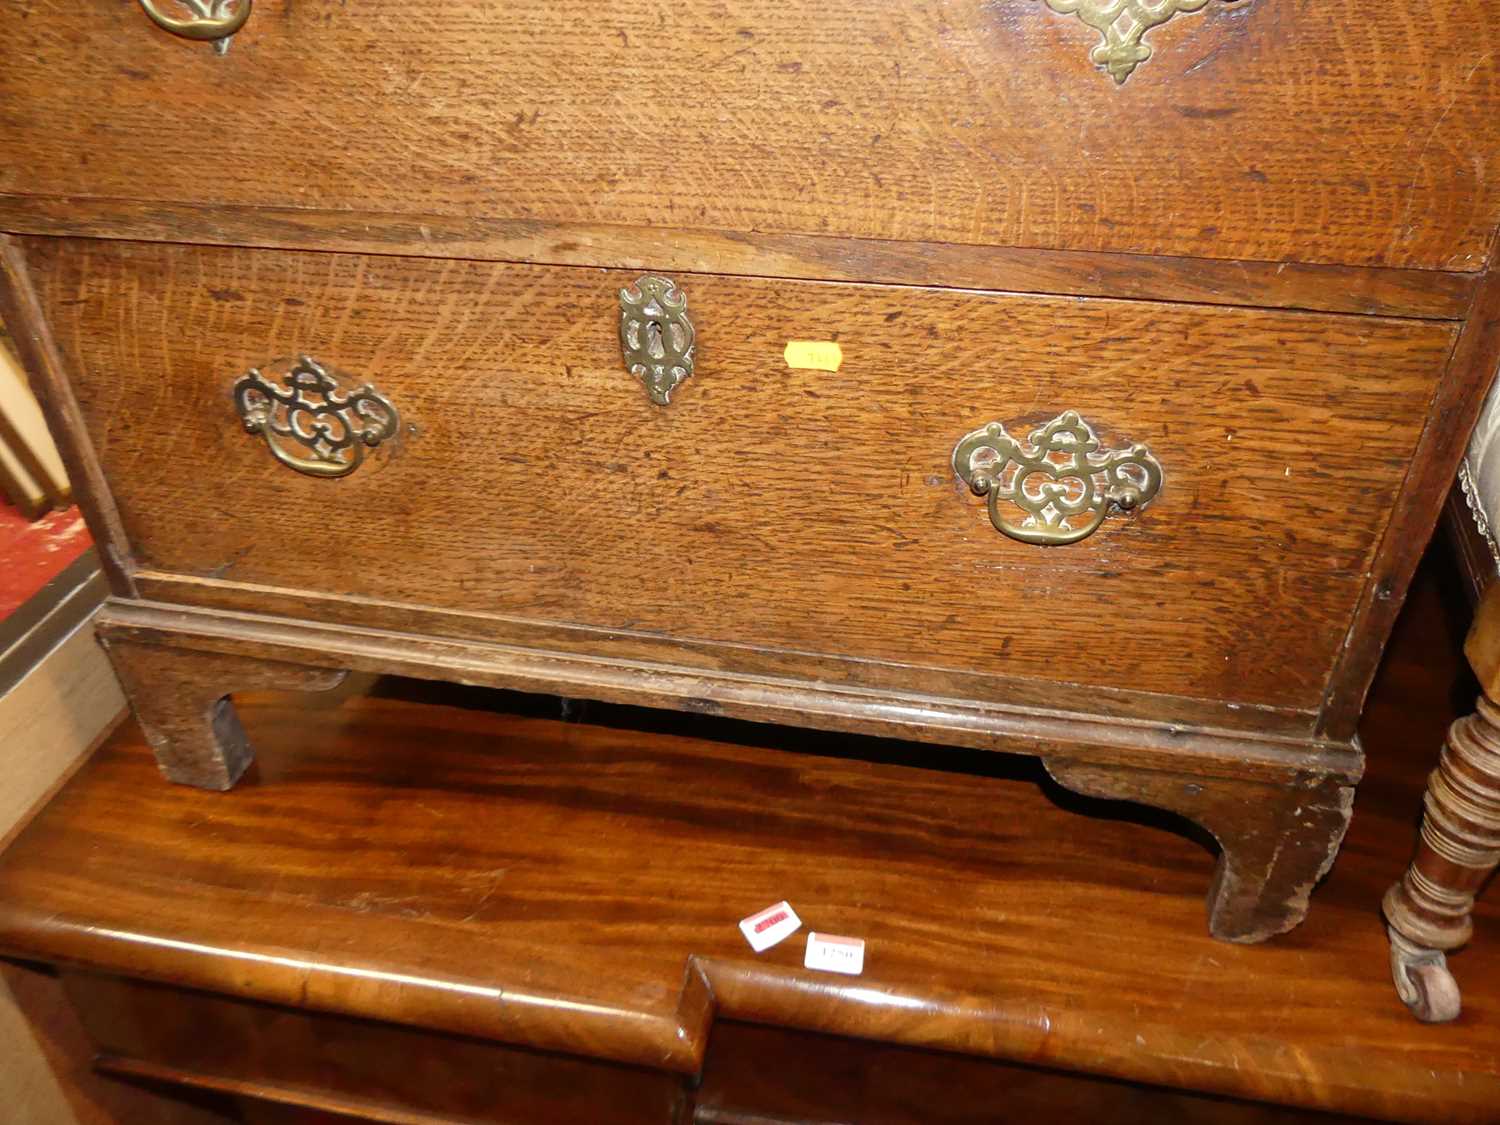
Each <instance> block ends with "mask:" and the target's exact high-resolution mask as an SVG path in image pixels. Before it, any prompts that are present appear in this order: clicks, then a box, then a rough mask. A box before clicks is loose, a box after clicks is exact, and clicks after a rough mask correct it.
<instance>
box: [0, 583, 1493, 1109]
mask: <svg viewBox="0 0 1500 1125" xmlns="http://www.w3.org/2000/svg"><path fill="white" fill-rule="evenodd" d="M1448 628H1449V625H1448V617H1447V616H1446V614H1445V612H1444V609H1443V606H1442V605H1441V604H1440V603H1439V602H1438V601H1436V599H1435V597H1434V591H1433V588H1432V587H1431V586H1423V587H1419V589H1418V594H1417V597H1416V600H1415V602H1414V606H1413V612H1412V613H1411V614H1409V615H1408V617H1407V625H1406V627H1404V628H1403V630H1402V631H1401V633H1399V634H1398V638H1397V640H1396V642H1395V644H1394V646H1393V650H1392V652H1393V659H1392V661H1391V662H1390V664H1389V665H1388V667H1387V670H1386V674H1385V675H1384V677H1383V680H1382V683H1381V685H1380V686H1379V687H1378V688H1377V690H1376V692H1375V693H1374V696H1373V699H1372V704H1371V709H1370V712H1369V716H1368V721H1367V722H1366V724H1365V728H1364V736H1365V738H1366V740H1367V741H1368V743H1369V745H1370V751H1371V753H1370V759H1371V763H1372V773H1371V776H1370V777H1369V778H1367V780H1366V782H1365V783H1364V785H1362V786H1361V789H1360V797H1359V812H1358V815H1357V816H1356V817H1355V819H1354V823H1353V826H1352V828H1351V831H1350V835H1349V839H1348V842H1347V844H1346V847H1345V849H1344V853H1343V856H1342V857H1341V860H1340V862H1339V863H1338V864H1337V865H1336V866H1335V868H1334V870H1333V872H1332V874H1331V876H1330V878H1329V880H1328V882H1327V883H1326V884H1325V885H1324V887H1323V888H1321V890H1320V891H1319V892H1318V895H1317V899H1318V902H1317V909H1315V910H1314V911H1313V912H1312V914H1311V916H1310V917H1309V919H1308V921H1307V923H1306V924H1305V925H1303V926H1302V927H1301V928H1300V929H1298V930H1297V931H1296V932H1295V933H1294V934H1292V935H1289V936H1287V937H1284V938H1281V939H1279V940H1277V941H1274V942H1271V943H1269V944H1267V945H1265V946H1260V947H1254V948H1247V947H1238V946H1228V945H1224V944H1222V943H1216V942H1212V941H1211V940H1210V939H1209V938H1208V936H1207V935H1206V934H1205V933H1204V932H1203V929H1202V925H1201V909H1202V906H1201V892H1202V887H1203V883H1204V879H1205V877H1206V875H1207V872H1208V870H1209V866H1210V862H1211V860H1210V856H1209V855H1208V854H1207V853H1206V852H1204V851H1203V850H1202V849H1201V848H1200V847H1199V846H1198V845H1197V844H1195V843H1194V842H1192V841H1191V840H1190V839H1187V838H1184V837H1181V836H1178V835H1174V834H1172V833H1169V832H1163V831H1161V825H1160V823H1159V822H1155V821H1149V818H1147V820H1143V819H1142V818H1141V817H1139V816H1136V815H1134V814H1132V813H1130V812H1129V811H1128V810H1127V809H1125V808H1123V807H1122V806H1119V805H1115V804H1098V803H1090V802H1082V801H1080V800H1078V799H1073V798H1069V797H1067V796H1066V795H1062V794H1059V793H1058V792H1057V791H1055V790H1046V789H1044V788H1039V787H1038V784H1037V781H1038V779H1039V778H1040V777H1041V775H1040V771H1038V770H1034V769H1032V768H1031V767H1030V766H1029V765H1028V764H1027V763H1024V762H1022V761H1021V760H1018V759H1008V758H1000V757H996V756H993V755H976V756H974V757H973V758H971V759H968V760H965V761H963V762H959V761H956V760H955V759H952V758H950V759H947V760H946V763H945V764H946V765H947V766H948V767H951V768H933V767H934V765H937V764H938V763H937V762H936V760H935V759H933V758H932V757H931V755H930V752H929V751H928V750H927V749H926V748H923V747H914V746H910V745H904V744H897V743H884V742H875V741H871V740H859V739H852V738H841V739H836V740H835V739H830V738H829V737H828V736H826V735H808V734H806V733H803V732H799V731H796V730H790V729H778V728H770V727H760V726H741V725H735V724H726V723H723V722H722V721H713V722H710V721H709V720H706V719H703V718H702V717H697V718H694V719H683V718H682V717H679V716H673V715H667V714H664V713H661V712H631V711H620V710H616V709H611V708H601V707H596V708H593V709H591V710H590V711H589V712H588V714H587V718H586V721H585V722H582V723H559V722H557V721H556V720H555V719H553V718H550V717H547V715H548V714H549V712H548V711H547V707H548V706H549V704H548V701H546V700H541V699H530V700H528V699H524V698H522V697H515V696H510V697H505V696H495V695H491V694H487V693H477V692H475V691H473V690H466V689H460V688H453V687H442V686H438V685H431V686H427V685H424V686H422V687H421V688H419V689H418V688H415V687H413V686H412V685H409V684H404V683H401V682H390V681H387V682H384V683H383V686H381V687H379V688H378V689H377V690H373V691H372V690H371V688H370V686H369V684H368V681H365V682H364V683H362V684H361V683H356V682H354V681H351V682H350V684H349V685H348V686H346V687H345V688H344V689H341V691H340V692H338V693H334V694H327V695H296V696H291V697H282V698H277V697H254V698H251V699H249V700H247V701H246V703H245V704H244V705H243V707H242V713H243V715H244V717H245V724H246V727H247V728H248V729H249V731H250V734H251V737H252V739H254V740H255V741H256V742H257V744H258V745H259V747H260V758H259V763H258V766H257V767H256V768H255V769H253V770H252V772H251V774H250V775H249V776H248V777H247V778H246V780H245V781H243V782H241V785H240V787H239V788H237V789H236V790H235V791H233V792H232V793H228V794H213V793H207V792H203V791H200V790H194V789H187V788H183V787H180V786H167V785H162V784H161V783H160V780H159V779H158V778H157V776H156V773H155V767H154V765H153V763H152V759H151V754H150V750H149V748H148V747H147V746H146V745H145V743H144V742H143V741H142V739H141V738H140V736H139V734H138V733H136V732H135V731H134V729H133V728H122V730H121V732H120V734H119V735H118V736H117V737H116V738H115V739H114V740H113V741H112V742H111V743H110V744H109V745H108V746H107V747H106V748H105V749H103V750H101V751H100V752H99V753H98V754H97V755H96V756H95V758H94V759H93V760H92V761H91V762H90V763H89V765H88V766H87V767H86V768H85V769H84V770H83V771H82V772H81V773H80V774H79V775H78V777H77V778H76V779H75V780H74V782H72V783H71V784H70V785H69V787H68V788H67V789H65V790H64V791H63V792H62V793H61V794H60V795H59V796H58V797H57V798H56V799H55V800H54V801H53V802H52V803H51V805H49V806H48V808H47V809H46V810H45V811H44V812H43V813H42V814H41V815H40V816H39V817H38V818H37V819H35V820H34V821H33V822H32V824H31V825H30V827H29V828H28V829H27V830H26V831H25V833H24V834H23V835H22V836H20V837H19V838H18V839H17V840H16V842H15V843H14V844H13V845H12V846H11V847H10V849H9V850H8V851H7V852H6V853H5V854H4V856H3V858H0V946H3V947H4V948H5V949H7V950H8V951H10V952H11V953H16V954H26V955H28V956H32V957H38V958H42V959H46V960H51V961H60V962H64V963H70V964H74V965H80V966H88V967H91V968H92V969H94V970H96V971H105V972H114V973H124V974H128V975H131V976H137V977H142V978H147V979H156V980H160V981H165V982H171V983H174V984H177V985H181V986H187V987H192V988H200V989H206V990H209V991H213V992H219V993H222V994H225V995H229V996H233V997H239V998H242V999H247V1000H255V1001H261V1002H269V1003H275V1004H280V1005H285V1006H289V1007H295V1008H302V1009H306V1010H311V1011H326V1012H332V1013H342V1014H344V1015H348V1016H353V1017H357V1018H362V1019H376V1020H385V1021H391V1022H395V1023H401V1024H407V1025H411V1026H415V1027H421V1028H428V1029H432V1030H446V1031H449V1032H458V1033H464V1034H473V1035H477V1036H479V1037H482V1038H491V1039H497V1040H500V1041H502V1042H508V1043H516V1044H526V1045H529V1046H531V1047H533V1048H542V1049H552V1050H561V1051H566V1052H571V1053H576V1054H581V1055H584V1056H587V1057H591V1058H607V1059H615V1060H618V1061H626V1062H632V1063H636V1064H645V1065H650V1066H658V1067H665V1068H668V1069H673V1070H677V1071H679V1072H682V1073H687V1074H696V1073H698V1071H699V1069H700V1067H701V1066H702V1060H703V1058H704V1052H705V1050H706V1049H707V1041H708V1039H709V1038H710V1028H711V1025H712V1024H713V1023H714V1021H716V1020H728V1019H736V1020H748V1021H752V1022H757V1023H764V1024H772V1025H776V1026H783V1027H800V1028H804V1029H807V1030H813V1031H821V1032H825V1033H830V1034H836V1035H854V1036H858V1037H861V1038H866V1039H871V1040H876V1041H880V1042H884V1043H891V1044H904V1045H908V1046H923V1047H934V1048H940V1049H943V1050H948V1051H956V1052H960V1053H965V1054H971V1055H979V1056H989V1057H1000V1058H1006V1059H1011V1060H1016V1061H1024V1062H1029V1063H1032V1064H1037V1065H1042V1066H1048V1067H1053V1068H1061V1069H1077V1070H1082V1071H1086V1072H1090V1073H1095V1074H1101V1075H1112V1076H1116V1077H1125V1078H1130V1079H1133V1080H1138V1081H1147V1082H1153V1083H1158V1084H1163V1085H1169V1086H1176V1087H1182V1088H1188V1089H1196V1090H1205V1091H1214V1092H1218V1093H1225V1094H1233V1095H1236V1096H1242V1097H1251V1098H1260V1099H1267V1100H1272V1101H1278V1102H1286V1103H1291V1104H1298V1105H1305V1106H1314V1107H1318V1108H1322V1109H1328V1110H1334V1111H1339V1112H1344V1113H1349V1114H1354V1115H1368V1116H1376V1117H1381V1118H1394V1119H1399V1120H1411V1121H1430V1122H1443V1123H1446V1125H1455V1123H1462V1122H1487V1121H1490V1120H1492V1118H1493V1110H1494V1107H1495V1105H1496V1104H1500V1062H1497V1060H1500V962H1497V961H1496V959H1495V958H1493V957H1489V958H1487V957H1485V956H1483V955H1482V954H1480V953H1476V954H1461V955H1460V958H1459V961H1460V965H1459V969H1458V971H1459V972H1460V973H1461V974H1462V975H1463V977H1464V981H1465V1001H1466V1004H1465V1011H1464V1015H1463V1017H1462V1018H1461V1020H1460V1022H1459V1023H1458V1024H1457V1025H1455V1026H1452V1027H1448V1028H1436V1029H1433V1028H1422V1027H1420V1026H1418V1025H1416V1024H1415V1023H1414V1022H1413V1021H1412V1020H1411V1018H1410V1016H1409V1015H1408V1014H1407V1013H1406V1011H1405V1009H1404V1008H1403V1007H1402V1006H1401V1004H1400V1002H1399V1001H1398V1000H1397V999H1396V998H1395V995H1394V993H1393V992H1392V991H1391V989H1390V984H1389V978H1388V976H1387V973H1386V960H1385V958H1386V955H1385V939H1384V934H1383V931H1382V927H1381V924H1380V920H1379V917H1378V913H1377V904H1378V900H1379V896H1380V893H1381V891H1383V890H1384V888H1385V887H1386V886H1387V885H1388V884H1389V882H1390V881H1391V880H1392V879H1394V878H1395V877H1397V876H1398V875H1399V873H1400V872H1401V871H1402V870H1403V868H1404V867H1405V864H1406V861H1407V859H1408V857H1409V855H1410V847H1411V841H1412V838H1413V837H1412V831H1413V829H1412V822H1413V816H1414V813H1415V812H1416V810H1417V808H1418V805H1419V801H1420V794H1421V792H1422V784H1423V775H1424V774H1425V772H1426V770H1427V768H1428V767H1429V766H1430V764H1431V760H1432V758H1431V755H1432V753H1434V752H1435V751H1436V748H1437V746H1438V745H1439V743H1440V741H1441V738H1442V734H1443V729H1444V727H1445V726H1446V724H1447V722H1448V721H1449V719H1451V718H1452V716H1453V715H1454V714H1455V713H1456V710H1455V706H1464V707H1467V706H1468V703H1467V701H1464V702H1462V703H1459V704H1456V705H1455V706H1450V704H1449V702H1448V700H1449V695H1450V691H1452V689H1453V688H1454V687H1455V680H1454V677H1455V674H1456V669H1457V667H1458V665H1457V652H1456V649H1457V643H1458V630H1459V628H1460V626H1459V625H1458V624H1457V623H1455V624H1454V625H1453V626H1452V627H1451V631H1448V632H1445V629H1448ZM1453 694H1454V695H1455V696H1456V698H1459V699H1462V698H1463V697H1464V696H1466V695H1467V691H1466V690H1459V691H1457V692H1454V693H1453ZM552 706H553V707H555V704H553V705H552ZM497 708H498V710H497ZM555 713H556V712H555V710H553V711H551V712H550V714H555ZM1049 793H1050V797H1051V799H1049ZM1052 800H1058V801H1061V802H1062V807H1059V806H1057V805H1054V804H1053V803H1052ZM1081 814H1087V815H1086V816H1085V815H1081ZM1148 821H1149V822H1148ZM782 898H786V899H788V900H790V901H791V902H792V904H793V905H794V906H795V907H796V909H797V910H798V912H799V913H800V915H801V917H802V919H803V921H804V925H805V927H806V928H810V929H818V930H824V931H827V932H832V933H839V934H849V935H854V936H859V937H863V938H864V939H865V940H866V941H867V951H866V967H865V973H864V975H863V976H861V977H857V978H845V977H838V976H835V975H832V974H819V973H812V972H809V971H807V970H804V969H803V968H802V967H801V965H802V943H801V938H800V935H799V936H798V937H795V938H793V939H792V940H789V941H788V942H785V943H783V944H782V945H780V946H777V947H776V948H774V949H772V950H770V951H768V952H767V953H765V954H763V955H760V956H758V957H757V956H756V955H754V954H752V953H751V952H750V951H749V949H748V947H747V946H746V945H745V944H744V941H743V939H742V937H741V936H740V934H739V932H738V930H737V929H736V927H735V923H736V922H737V921H738V920H739V919H740V918H743V917H745V916H746V915H748V914H750V913H752V912H753V911H755V910H758V909H760V908H761V907H763V906H766V905H769V904H770V903H773V902H776V901H778V900H780V899H782ZM1475 921H1476V927H1478V928H1479V929H1480V930H1481V931H1486V932H1487V930H1488V929H1493V928H1494V927H1496V926H1500V900H1497V899H1496V898H1495V896H1493V895H1490V896H1488V897H1487V898H1486V899H1482V900H1481V902H1480V906H1479V910H1478V912H1477V913H1476V918H1475Z"/></svg>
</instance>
